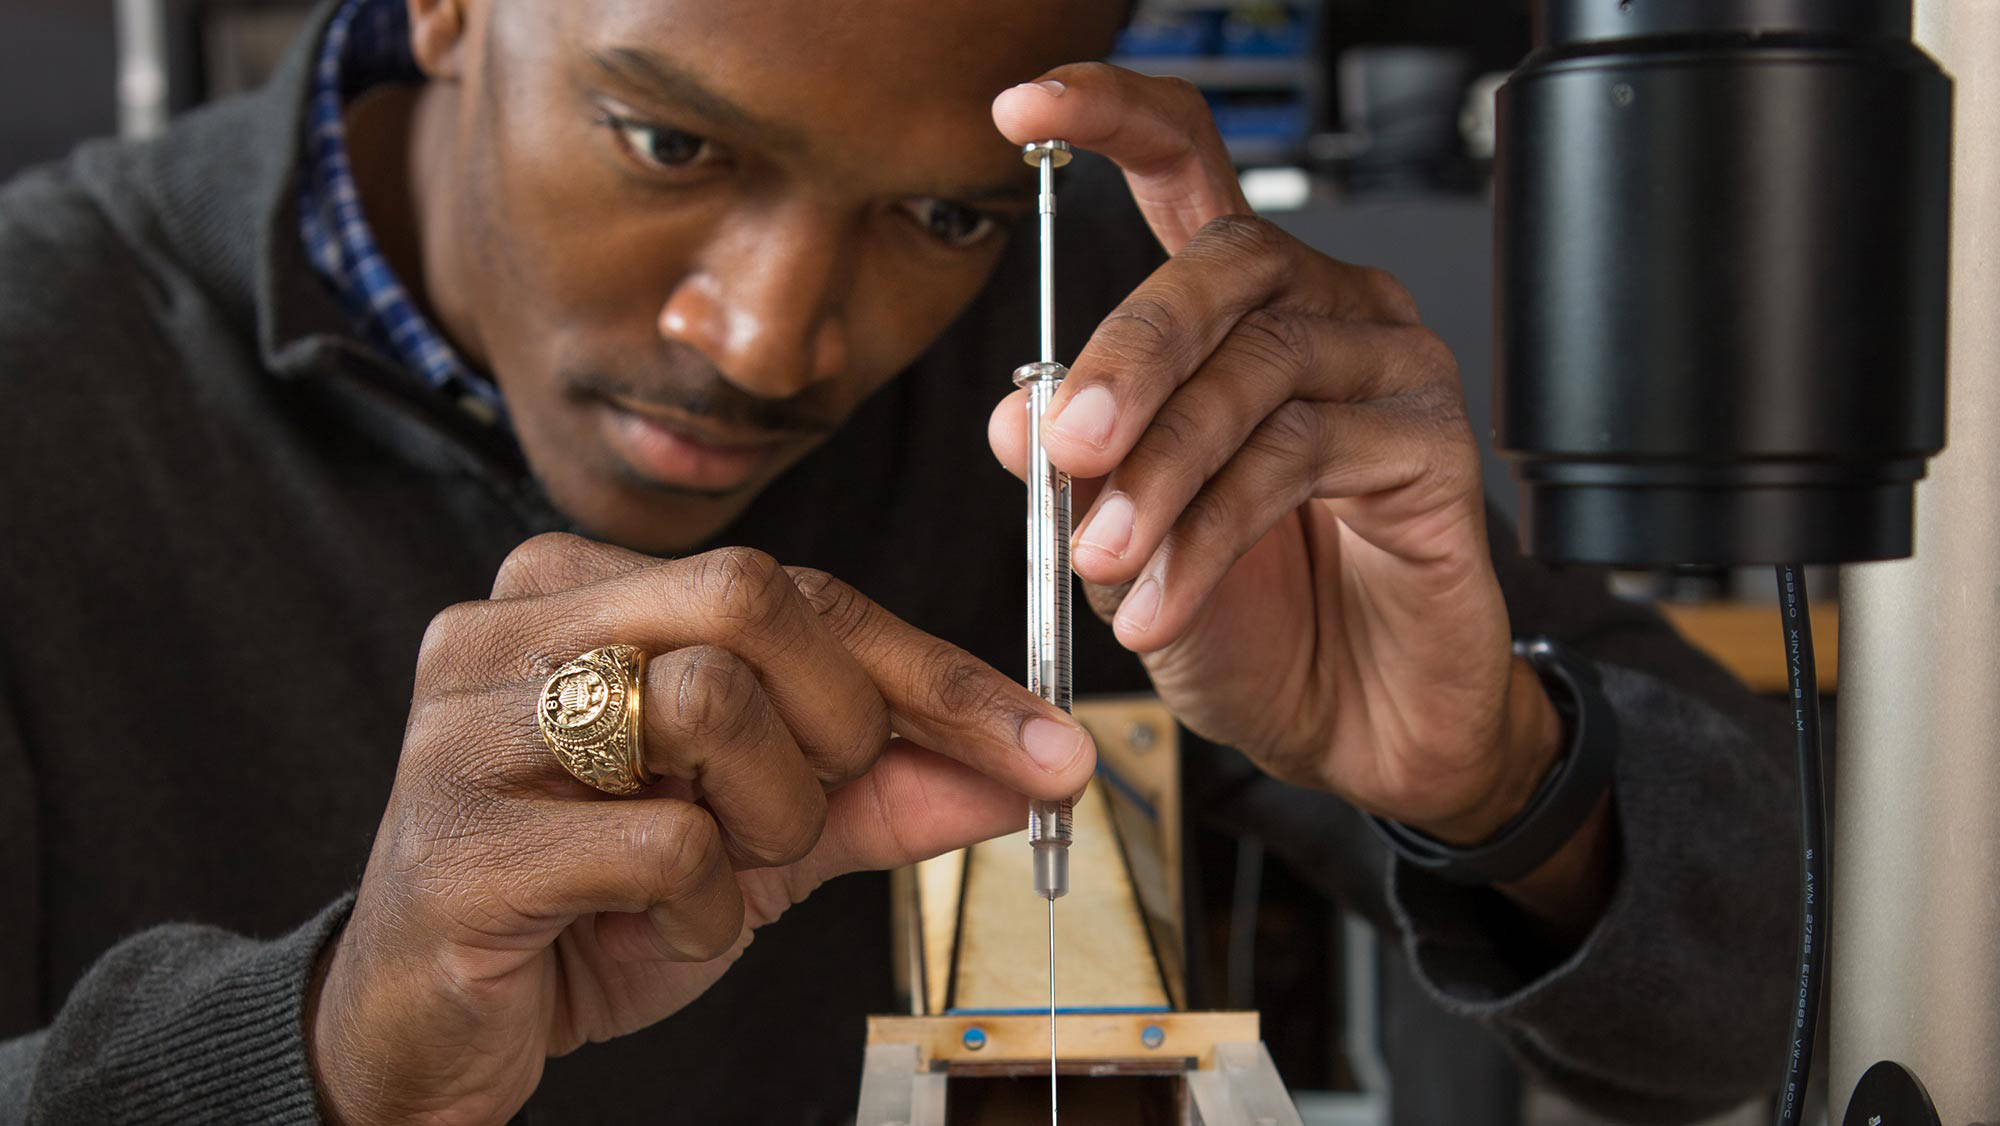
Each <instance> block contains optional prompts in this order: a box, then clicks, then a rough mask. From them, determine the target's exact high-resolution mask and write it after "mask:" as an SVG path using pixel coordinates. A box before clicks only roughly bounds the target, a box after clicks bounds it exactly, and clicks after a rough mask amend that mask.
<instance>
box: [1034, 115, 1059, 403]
mask: <svg viewBox="0 0 2000 1126" xmlns="http://www.w3.org/2000/svg"><path fill="white" fill-rule="evenodd" d="M1058 143H1059V142H1058ZM1037 164H1038V166H1039V170H1040V173H1041V188H1040V191H1039V192H1037V194H1036V210H1037V211H1038V212H1039V213H1040V222H1041V235H1042V238H1041V243H1042V269H1041V281H1042V285H1041V289H1042V299H1041V328H1042V354H1041V361H1042V362H1043V363H1045V364H1052V363H1055V362H1056V162H1055V152H1054V150H1053V149H1051V148H1046V147H1044V148H1043V149H1042V151H1041V153H1040V154H1039V159H1038V161H1037Z"/></svg>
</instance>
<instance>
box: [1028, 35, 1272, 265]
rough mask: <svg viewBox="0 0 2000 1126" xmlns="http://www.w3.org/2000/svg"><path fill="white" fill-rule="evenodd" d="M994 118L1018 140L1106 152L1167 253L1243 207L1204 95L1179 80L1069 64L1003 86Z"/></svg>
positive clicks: (1102, 65)
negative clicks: (1030, 79)
mask: <svg viewBox="0 0 2000 1126" xmlns="http://www.w3.org/2000/svg"><path fill="white" fill-rule="evenodd" d="M993 124H994V125H996V126H998V127H999V129H1000V132H1001V133H1002V134H1003V135H1004V136H1006V138H1007V139H1008V140H1010V141H1012V142H1014V143H1015V144H1017V145H1025V144H1030V143H1032V142H1035V141H1041V140H1048V139H1052V138H1053V139H1057V140H1063V141H1068V142H1069V143H1070V144H1072V145H1074V146H1076V147H1077V148H1080V149H1089V150H1090V151H1092V152H1096V153H1102V154H1103V155H1105V156H1107V157H1109V158H1111V160H1112V162H1113V163H1115V164H1117V165H1118V167H1119V168H1121V169H1123V170H1124V172H1125V182H1126V183H1127V184H1128V185H1130V186H1131V188H1132V198H1133V199H1134V200H1136V201H1137V202H1138V204H1139V210H1140V213H1141V214H1143V215H1145V217H1146V222H1147V223H1148V224H1149V225H1150V226H1151V227H1152V228H1153V236H1154V237H1155V238H1157V239H1159V240H1160V245H1162V246H1164V247H1166V249H1167V253H1169V254H1173V253H1177V252H1178V251H1179V250H1180V248H1181V247H1182V246H1185V245H1186V244H1187V241H1188V240H1189V239H1191V238H1193V237H1194V233H1195V232H1196V231H1199V230H1200V229H1201V228H1202V227H1203V226H1205V225H1207V224H1208V222H1209V221H1210V220H1213V219H1218V218H1221V217H1222V216H1224V215H1247V214H1249V213H1250V205H1249V203H1248V202H1246V201H1245V200H1244V198H1243V189H1242V187H1241V186H1240V185H1239V184H1238V183H1237V181H1236V167H1235V165H1234V164H1232V163H1231V162H1230V159H1229V151H1228V149H1227V148H1225V147H1224V146H1223V144H1222V136H1221V134H1219V133H1217V132H1216V130H1215V119H1214V117H1213V116H1211V115H1210V114H1209V112H1208V103H1207V102H1205V101H1203V100H1202V97H1201V93H1200V92H1199V91H1197V90H1196V89H1195V88H1194V87H1193V86H1191V85H1189V84H1188V83H1187V82H1185V81H1183V80H1181V79H1178V78H1154V77H1150V76H1147V75H1143V74H1139V73H1138V72H1136V71H1130V70H1126V69H1125V68H1123V67H1116V66H1112V65H1111V64H1109V63H1073V64H1071V65H1069V66H1061V67H1057V68H1056V69H1054V70H1052V71H1050V72H1048V73H1047V74H1045V75H1043V76H1042V77H1041V79H1040V80H1038V81H1035V82H1027V83H1023V84H1021V85H1019V86H1015V87H1011V88H1009V89H1007V90H1003V91H1001V92H1000V95H999V96H998V97H996V98H994V99H993Z"/></svg>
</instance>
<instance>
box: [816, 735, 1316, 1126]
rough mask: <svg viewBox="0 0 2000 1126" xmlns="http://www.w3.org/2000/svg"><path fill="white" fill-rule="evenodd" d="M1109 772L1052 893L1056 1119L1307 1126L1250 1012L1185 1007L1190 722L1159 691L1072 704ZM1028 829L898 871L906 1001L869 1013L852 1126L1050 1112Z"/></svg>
mask: <svg viewBox="0 0 2000 1126" xmlns="http://www.w3.org/2000/svg"><path fill="white" fill-rule="evenodd" d="M1076 716H1077V718H1078V719H1079V720H1080V721H1082V723H1083V724H1084V726H1085V727H1087V728H1088V729H1089V730H1090V732H1091V735H1092V736H1093V737H1094V738H1095V739H1096V741H1097V747H1098V754H1099V769H1098V775H1097V778H1096V779H1095V780H1094V781H1093V782H1092V783H1091V785H1090V787H1089V789H1088V790H1086V791H1085V792H1084V795H1083V797H1082V798H1081V799H1080V800H1079V801H1078V802H1077V804H1076V810H1075V821H1074V826H1075V843H1074V844H1073V845H1072V846H1071V848H1070V869H1071V873H1072V878H1071V891H1070V894H1069V895H1067V896H1066V897H1064V898H1062V899H1059V900H1057V901H1056V924H1055V926H1056V935H1057V946H1056V1018H1055V1021H1056V1028H1055V1032H1056V1038H1057V1043H1058V1057H1057V1064H1056V1073H1057V1080H1058V1084H1059V1087H1060V1104H1061V1117H1062V1119H1063V1120H1064V1121H1067V1122H1070V1123H1075V1124H1085V1123H1119V1124H1121V1126H1124V1124H1146V1126H1152V1124H1160V1126H1299V1123H1300V1117H1299V1114H1298V1111H1297V1110H1296V1109H1295V1108H1294V1107H1293V1105H1292V1102H1291V1099H1290V1097H1289V1096H1288V1095H1287V1094H1286V1092H1285V1089H1284V1085H1283V1083H1282V1082H1281V1081H1280V1080H1279V1077H1278V1072H1277V1068H1276V1067H1275V1066H1273V1064H1272V1062H1271V1057H1270V1053H1269V1052H1268V1051H1266V1049H1265V1047H1264V1044H1263V1042H1262V1041H1261V1039H1260V1038H1259V1031H1258V1018H1257V1014H1256V1013H1255V1012H1190V1011H1188V1009H1187V985H1186V981H1187V972H1186V956H1185V945H1184V937H1183V929H1182V918H1183V915H1182V910H1181V907H1182V888H1181V866H1180V832H1181V805H1180V786H1179V746H1178V737H1177V733H1178V729H1177V728H1176V726H1175V724H1174V720H1173V717H1172V716H1171V715H1170V714H1169V713H1168V712H1167V711H1166V709H1165V708H1163V707H1161V706H1160V705H1159V703H1158V702H1157V701H1155V700H1153V699H1151V698H1128V699H1116V700H1101V701H1094V702H1079V703H1078V704H1077V707H1076ZM1025 838H1026V834H1025V832H1023V833H1017V834H1015V835H1013V836H1009V837H1003V838H1001V839H999V840H994V841H988V842H986V843H984V844H980V845H977V846H974V847H973V848H970V849H965V850H962V851H959V852H954V853H949V854H947V855H944V856H940V857H938V858H936V859H934V860H930V861H926V862H924V863H922V864H919V865H917V866H915V867H914V868H910V869H905V870H903V871H901V872H898V873H897V875H896V881H895V901H896V912H897V919H896V934H897V940H898V947H899V948H898V951H897V974H898V981H899V984H900V985H901V986H902V987H903V991H904V992H905V993H906V994H907V996H908V997H909V999H910V1012H909V1014H908V1015H899V1016H874V1017H870V1018H869V1019H868V1048H867V1055H866V1058H865V1062H864V1064H863V1070H862V1079H861V1098H860V1107H859V1111H858V1113H857V1115H856V1124H857V1126H946V1124H950V1126H974V1124H978V1126H984V1124H989V1123H1012V1122H1035V1121H1043V1120H1045V1119H1046V1118H1047V1117H1048V1115H1049V1086H1048V1079H1049V1017H1048V1004H1049V981H1048V972H1047V964H1046V957H1047V949H1048V948H1047V941H1048V939H1047V935H1046V933H1045V930H1044V926H1045V915H1044V907H1043V903H1042V901H1040V900H1039V899H1038V898H1036V897H1035V895H1034V894H1033V892H1032V891H1031V890H1030V888H1031V880H1030V874H1029V868H1030V863H1031V850H1030V849H1029V847H1028V844H1027V843H1026V839H1025Z"/></svg>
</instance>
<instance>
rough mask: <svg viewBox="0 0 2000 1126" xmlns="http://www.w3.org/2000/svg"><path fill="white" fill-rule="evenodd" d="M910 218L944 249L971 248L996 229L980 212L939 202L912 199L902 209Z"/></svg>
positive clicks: (945, 201) (994, 223)
mask: <svg viewBox="0 0 2000 1126" xmlns="http://www.w3.org/2000/svg"><path fill="white" fill-rule="evenodd" d="M903 208H904V210H906V211H908V212H909V213H910V217H911V218H913V219H915V220H916V221H917V225H918V226H919V227H922V228H923V229H924V230H925V231H926V232H927V233H929V235H930V236H931V237H932V238H934V239H937V240H938V241H939V242H942V243H944V244H945V245H946V246H972V245H974V244H975V243H978V242H979V241H980V240H982V239H984V238H985V237H986V236H987V235H990V234H992V233H993V231H994V230H995V229H997V228H998V227H999V224H998V223H996V222H994V220H993V216H991V215H988V214H987V213H986V212H984V211H978V210H975V209H973V208H970V207H967V206H965V205H964V204H962V203H952V202H950V201H948V200H942V199H915V200H911V201H910V202H908V203H905V204H904V205H903Z"/></svg>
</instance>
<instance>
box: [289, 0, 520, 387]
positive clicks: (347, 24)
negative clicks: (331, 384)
mask: <svg viewBox="0 0 2000 1126" xmlns="http://www.w3.org/2000/svg"><path fill="white" fill-rule="evenodd" d="M422 78H423V72H422V71H421V70H420V69H419V68H418V66H417V62H416V59H415V57H414V56H412V55H411V53H410V24H409V13H408V10H407V9H406V8H405V6H404V0H346V3H344V4H342V5H341V6H340V10H339V11H337V12H335V13H334V16H333V19H332V20H331V21H330V22H329V23H328V24H327V26H326V34H325V36H324V38H322V39H321V40H320V48H319V58H318V61H317V63H316V64H315V66H314V70H313V79H312V91H311V95H310V97H309V98H308V100H307V103H306V151H305V160H304V166H303V169H302V175H301V177H300V181H301V185H300V200H299V205H300V206H299V226H300V235H301V237H302V238H303V239H304V242H305V248H306V255H307V257H308V258H309V259H310V260H311V261H312V264H313V268H314V269H315V270H317V271H318V273H319V274H320V276H321V277H322V278H324V279H325V280H326V283H327V284H328V285H329V286H330V287H332V289H333V291H334V293H335V294H336V295H337V296H338V297H339V298H340V302H341V304H342V306H344V307H345V308H346V310H347V312H348V314H349V315H350V316H352V317H353V318H354V320H355V323H356V325H357V326H358V327H359V328H360V329H361V331H362V332H363V333H365V334H366V335H367V337H368V339H369V340H370V341H372V342H373V343H374V344H375V345H376V346H377V347H379V348H381V349H382V350H383V351H384V352H385V353H387V354H388V355H390V356H392V357H394V358H396V359H398V360H400V361H401V362H402V363H403V365H404V366H405V367H407V368H409V369H410V370H411V371H412V372H414V373H416V374H417V376H419V377H420V378H421V379H422V380H423V381H424V382H425V383H426V384H428V385H429V386H430V387H432V388H434V389H435V390H437V391H438V392H440V393H442V394H445V395H448V396H451V397H453V398H455V399H457V400H458V401H459V403H460V405H461V406H463V407H464V408H465V409H466V410H467V411H468V412H469V413H471V414H472V415H474V416H475V417H478V418H482V419H485V420H487V421H495V420H498V419H501V418H503V417H504V413H505V406H504V404H503V403H502V401H501V398H500V389H499V388H498V387H496V386H494V384H493V382H492V381H491V380H489V379H487V378H486V377H485V376H483V375H480V374H479V373H477V372H475V371H473V370H472V369H471V368H470V367H468V366H466V364H465V361H464V360H463V359H461V358H460V357H459V355H458V353H457V352H456V351H455V350H453V348H452V346H451V345H450V344H449V343H447V342H446V341H445V339H444V337H443V336H442V335H441V334H440V333H439V332H438V331H437V328H436V326H434V325H432V324H431V321H430V318H428V317H426V316H425V315H424V313H423V311H422V310H421V309H419V308H417V304H416V302H415V301H414V300H412V299H411V297H410V293H409V290H407V289H405V288H403V283H402V282H401V281H400V280H398V279H397V277H396V273H395V271H394V270H392V269H390V267H389V262H388V260H387V259H386V258H384V257H383V256H382V251H381V248H380V247H378V246H377V245H376V243H375V235H374V232H373V231H371V230H370V229H369V227H368V220H367V218H366V217H365V216H363V215H362V213H361V197H360V195H359V194H358V193H357V192H356V190H355V186H354V173H353V169H352V167H351V166H350V165H349V163H348V159H347V128H346V124H345V119H344V116H343V115H344V113H345V111H346V108H347V104H348V103H349V102H350V101H352V100H353V99H354V98H355V97H356V96H357V95H359V94H360V93H361V92H362V91H364V90H366V89H368V88H369V87H371V86H374V85H377V84H379V83H384V82H410V81H421V80H422Z"/></svg>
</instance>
